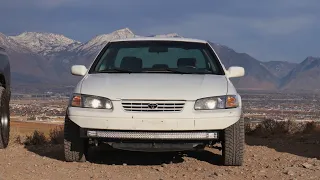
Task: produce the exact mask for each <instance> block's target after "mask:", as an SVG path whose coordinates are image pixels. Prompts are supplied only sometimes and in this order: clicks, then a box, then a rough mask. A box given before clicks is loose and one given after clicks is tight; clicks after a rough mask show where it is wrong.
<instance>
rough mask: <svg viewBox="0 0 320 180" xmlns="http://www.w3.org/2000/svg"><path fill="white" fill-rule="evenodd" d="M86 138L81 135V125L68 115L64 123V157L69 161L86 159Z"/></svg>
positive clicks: (83, 160)
mask: <svg viewBox="0 0 320 180" xmlns="http://www.w3.org/2000/svg"><path fill="white" fill-rule="evenodd" d="M86 151H87V150H86V145H85V140H84V139H82V138H81V137H80V127H79V126H78V125H77V124H75V123H74V122H72V121H71V120H70V119H69V118H68V117H67V116H66V117H65V123H64V157H65V160H66V161H67V162H85V161H86V156H85V154H86Z"/></svg>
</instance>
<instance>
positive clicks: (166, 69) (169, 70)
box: [163, 68, 194, 74]
mask: <svg viewBox="0 0 320 180" xmlns="http://www.w3.org/2000/svg"><path fill="white" fill-rule="evenodd" d="M163 70H165V71H168V72H173V73H177V74H194V73H193V72H185V71H179V70H175V69H170V68H165V69H163Z"/></svg>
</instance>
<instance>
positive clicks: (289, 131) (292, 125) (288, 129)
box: [246, 119, 319, 137]
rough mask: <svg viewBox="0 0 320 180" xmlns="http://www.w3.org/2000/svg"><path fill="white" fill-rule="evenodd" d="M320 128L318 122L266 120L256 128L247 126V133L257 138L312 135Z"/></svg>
mask: <svg viewBox="0 0 320 180" xmlns="http://www.w3.org/2000/svg"><path fill="white" fill-rule="evenodd" d="M317 127H319V126H318V125H317V123H316V122H307V123H306V122H297V121H292V120H289V121H276V120H272V119H266V120H264V121H262V122H261V123H260V124H259V125H258V126H257V127H256V128H252V127H250V125H246V133H247V134H248V135H257V136H263V137H268V136H276V135H294V134H302V133H311V132H314V131H315V129H316V128H317Z"/></svg>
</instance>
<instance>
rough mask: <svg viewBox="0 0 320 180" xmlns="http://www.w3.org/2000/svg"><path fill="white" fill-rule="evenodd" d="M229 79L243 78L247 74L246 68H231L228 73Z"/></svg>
mask: <svg viewBox="0 0 320 180" xmlns="http://www.w3.org/2000/svg"><path fill="white" fill-rule="evenodd" d="M226 74H227V76H228V78H233V77H242V76H244V74H245V71H244V68H243V67H239V66H231V67H230V68H229V69H228V71H227V73H226Z"/></svg>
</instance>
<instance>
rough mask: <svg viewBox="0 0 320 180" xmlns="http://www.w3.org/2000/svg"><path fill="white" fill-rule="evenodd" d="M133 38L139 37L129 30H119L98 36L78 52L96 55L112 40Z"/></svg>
mask: <svg viewBox="0 0 320 180" xmlns="http://www.w3.org/2000/svg"><path fill="white" fill-rule="evenodd" d="M133 37H137V35H135V34H134V33H133V32H132V31H131V30H130V29H129V28H124V29H119V30H117V31H114V32H112V33H110V34H102V35H99V36H96V37H95V38H93V39H92V40H90V41H89V42H87V43H86V44H84V45H82V46H80V47H79V48H78V51H83V52H85V54H95V53H96V52H98V51H99V50H100V49H101V48H102V47H103V46H104V45H105V44H106V43H107V42H109V41H110V40H114V39H123V38H133Z"/></svg>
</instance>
